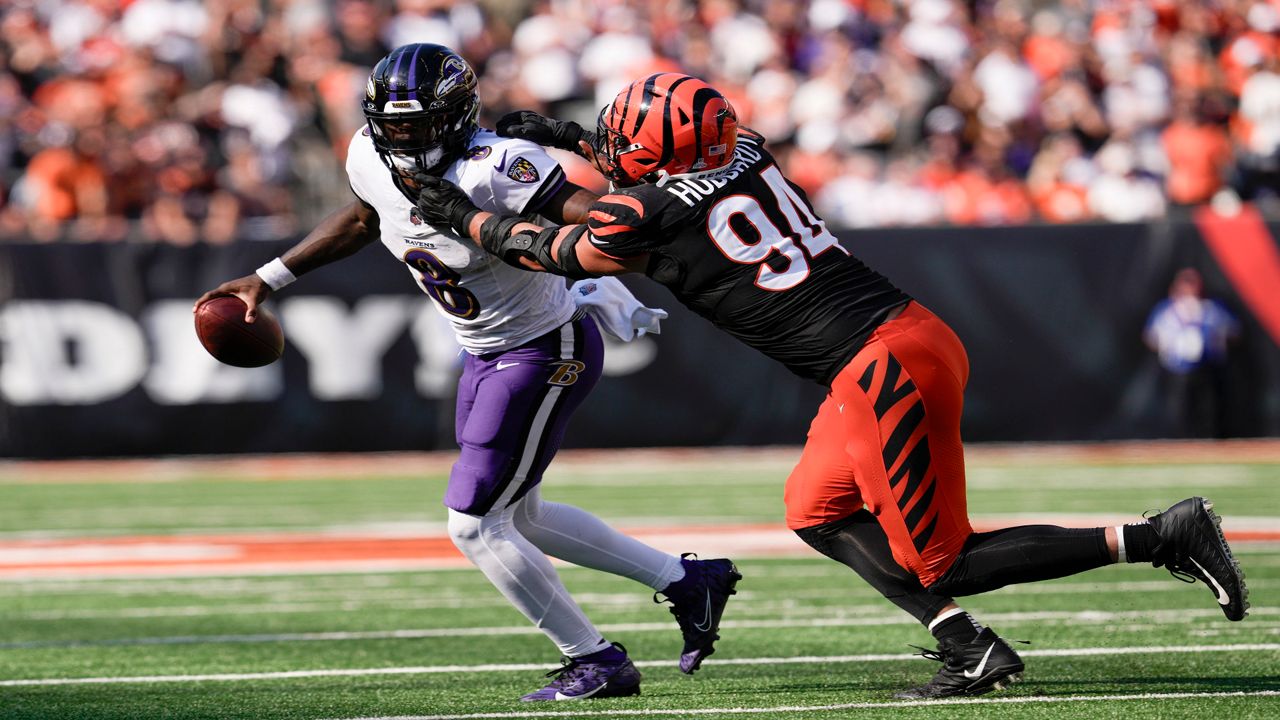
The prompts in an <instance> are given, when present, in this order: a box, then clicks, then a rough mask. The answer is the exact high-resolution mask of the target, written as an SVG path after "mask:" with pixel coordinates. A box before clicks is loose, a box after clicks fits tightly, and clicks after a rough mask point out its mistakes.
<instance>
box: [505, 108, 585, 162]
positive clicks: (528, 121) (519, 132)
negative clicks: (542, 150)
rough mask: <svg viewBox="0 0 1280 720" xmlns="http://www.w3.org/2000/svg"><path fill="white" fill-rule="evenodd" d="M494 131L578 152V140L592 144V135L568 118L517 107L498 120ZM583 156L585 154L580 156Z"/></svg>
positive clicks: (579, 149) (579, 143)
mask: <svg viewBox="0 0 1280 720" xmlns="http://www.w3.org/2000/svg"><path fill="white" fill-rule="evenodd" d="M497 130H498V134H499V135H502V136H505V137H512V138H519V139H521V140H528V141H529V142H532V143H537V144H539V145H541V146H543V147H553V148H559V149H561V150H568V151H569V152H574V153H578V154H579V155H582V150H581V143H583V142H586V143H587V145H588V146H594V145H595V139H596V134H595V133H594V132H592V131H590V130H585V129H583V127H582V126H581V125H579V124H578V123H576V122H572V121H567V122H566V121H563V120H555V119H553V118H549V117H546V116H544V115H539V114H538V113H536V112H533V111H532V110H517V111H515V112H511V113H507V114H506V115H503V116H502V117H501V118H500V119H499V120H498V127H497ZM583 157H586V156H585V155H583Z"/></svg>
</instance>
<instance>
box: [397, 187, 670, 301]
mask: <svg viewBox="0 0 1280 720" xmlns="http://www.w3.org/2000/svg"><path fill="white" fill-rule="evenodd" d="M414 182H415V184H416V185H417V186H418V200H417V205H418V213H419V214H420V215H422V219H423V220H425V221H426V222H427V223H428V224H430V225H431V226H432V227H435V228H438V229H442V230H449V231H452V232H453V233H454V234H456V235H457V236H458V237H463V238H468V239H470V240H472V241H473V242H475V243H476V244H478V245H480V246H481V247H483V248H484V249H485V250H487V251H488V252H490V253H492V254H494V255H497V256H498V257H499V258H501V259H502V261H503V262H505V263H507V264H508V265H512V266H514V267H518V268H520V269H522V270H532V271H534V272H549V273H553V274H555V275H563V276H565V277H569V278H573V279H581V278H587V277H598V276H600V275H621V274H622V273H627V272H643V271H644V268H645V265H646V264H647V263H648V257H647V256H645V255H637V256H635V257H628V258H625V259H619V258H614V257H610V256H608V255H605V254H604V253H602V252H600V251H599V250H597V249H596V248H594V247H593V246H592V245H591V243H590V242H580V240H582V239H583V237H584V236H586V235H587V234H588V232H589V231H588V229H587V226H586V225H583V224H573V225H565V226H562V227H555V226H553V227H543V226H541V225H538V224H535V223H531V222H527V221H525V220H523V219H521V218H519V217H515V216H505V215H503V216H499V215H495V214H493V213H490V212H484V211H482V210H480V209H479V208H477V207H476V206H475V205H474V204H473V203H472V202H471V199H470V198H468V197H467V195H466V194H465V193H464V192H462V190H460V189H459V188H458V187H457V186H455V185H453V184H452V183H450V182H449V181H447V180H444V179H442V178H438V177H432V176H429V175H426V174H420V175H416V176H414Z"/></svg>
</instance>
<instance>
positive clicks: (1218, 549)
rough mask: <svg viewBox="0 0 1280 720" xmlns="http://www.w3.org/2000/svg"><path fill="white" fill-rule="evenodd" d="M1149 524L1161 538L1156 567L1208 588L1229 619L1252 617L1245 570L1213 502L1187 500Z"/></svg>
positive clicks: (1160, 514)
mask: <svg viewBox="0 0 1280 720" xmlns="http://www.w3.org/2000/svg"><path fill="white" fill-rule="evenodd" d="M1147 522H1148V523H1150V525H1151V527H1152V528H1153V529H1154V530H1155V531H1156V535H1158V536H1159V537H1160V542H1159V543H1158V544H1157V545H1156V547H1155V549H1154V552H1153V558H1152V564H1153V565H1155V566H1156V567H1161V566H1163V567H1166V568H1168V569H1169V572H1171V573H1173V575H1174V577H1177V578H1179V579H1183V578H1193V579H1194V580H1199V581H1200V582H1202V583H1204V584H1205V585H1208V586H1209V590H1210V591H1211V592H1213V595H1214V599H1216V600H1217V601H1218V606H1219V607H1221V608H1222V613H1223V614H1224V615H1226V616H1227V619H1228V620H1243V619H1244V618H1245V616H1246V615H1248V614H1249V588H1248V587H1247V586H1245V584H1244V571H1243V570H1241V569H1240V564H1239V563H1237V562H1236V559H1235V556H1233V555H1232V554H1231V547H1230V546H1229V545H1227V539H1226V538H1225V537H1224V536H1223V534H1222V519H1221V518H1219V517H1218V514H1217V513H1215V512H1214V511H1213V503H1211V502H1209V501H1208V500H1205V499H1204V498H1202V497H1191V498H1187V499H1186V500H1183V501H1182V502H1180V503H1178V504H1177V505H1174V506H1173V507H1171V508H1169V509H1168V510H1166V511H1164V512H1162V513H1158V514H1156V515H1153V516H1151V517H1149V518H1147ZM1194 580H1187V582H1194Z"/></svg>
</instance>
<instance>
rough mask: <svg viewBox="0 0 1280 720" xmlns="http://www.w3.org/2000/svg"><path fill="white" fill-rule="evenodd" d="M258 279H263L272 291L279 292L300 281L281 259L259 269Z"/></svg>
mask: <svg viewBox="0 0 1280 720" xmlns="http://www.w3.org/2000/svg"><path fill="white" fill-rule="evenodd" d="M258 277H260V278H262V281H263V282H265V283H266V284H267V286H268V287H270V288H271V289H272V290H279V289H280V288H282V287H284V286H285V285H288V284H289V283H291V282H293V281H294V280H297V279H298V278H297V277H295V276H294V274H293V273H292V272H290V271H289V268H287V267H285V265H284V261H283V260H281V259H280V258H276V259H275V260H272V261H271V262H269V263H267V264H266V265H263V266H262V267H260V268H258Z"/></svg>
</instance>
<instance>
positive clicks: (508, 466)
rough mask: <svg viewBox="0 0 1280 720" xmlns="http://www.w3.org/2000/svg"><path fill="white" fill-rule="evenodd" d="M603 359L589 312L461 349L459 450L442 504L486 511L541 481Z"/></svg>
mask: <svg viewBox="0 0 1280 720" xmlns="http://www.w3.org/2000/svg"><path fill="white" fill-rule="evenodd" d="M603 363H604V347H603V345H602V344H601V341H600V331H599V330H597V329H596V324H595V321H594V320H592V319H591V318H590V317H589V316H583V317H582V318H581V319H578V320H573V321H571V322H568V323H565V324H564V325H561V326H560V327H559V328H557V329H555V330H552V331H551V332H549V333H547V334H546V335H543V336H541V337H539V338H536V339H534V340H530V341H529V342H527V343H525V344H523V345H520V346H519V347H516V348H513V349H511V350H506V351H503V352H496V353H490V354H486V355H471V354H468V355H467V356H466V360H465V362H464V365H463V369H462V377H461V378H459V379H458V406H457V421H456V426H455V427H456V430H455V432H456V435H457V439H458V445H459V447H461V448H462V453H461V454H460V455H459V456H458V461H457V462H456V463H454V465H453V470H452V472H450V474H449V487H448V489H447V490H446V491H445V494H444V504H445V505H446V506H447V507H450V508H452V509H454V510H457V511H458V512H462V513H466V514H468V515H487V514H488V513H490V512H492V511H495V510H501V509H502V508H505V507H507V506H508V505H510V504H511V503H513V502H515V501H517V500H519V499H520V498H522V497H524V495H525V493H527V492H528V491H529V488H532V487H533V486H535V485H537V484H538V483H539V482H541V480H542V473H543V471H544V470H546V469H547V465H548V464H550V463H551V458H553V457H555V454H556V451H557V450H559V449H560V443H561V441H562V440H563V439H564V431H565V428H566V426H567V425H568V424H569V418H570V416H572V415H573V411H574V410H576V409H577V408H578V406H579V405H581V404H582V401H583V400H585V399H586V397H587V394H588V393H590V392H591V388H593V387H595V384H596V382H597V381H598V380H599V379H600V371H601V367H602V365H603Z"/></svg>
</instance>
